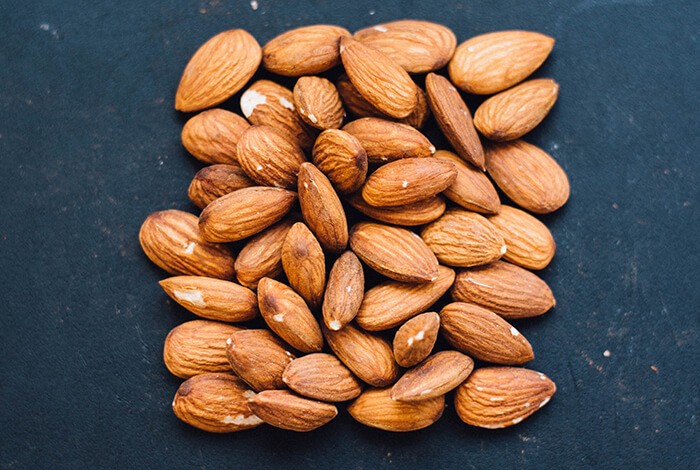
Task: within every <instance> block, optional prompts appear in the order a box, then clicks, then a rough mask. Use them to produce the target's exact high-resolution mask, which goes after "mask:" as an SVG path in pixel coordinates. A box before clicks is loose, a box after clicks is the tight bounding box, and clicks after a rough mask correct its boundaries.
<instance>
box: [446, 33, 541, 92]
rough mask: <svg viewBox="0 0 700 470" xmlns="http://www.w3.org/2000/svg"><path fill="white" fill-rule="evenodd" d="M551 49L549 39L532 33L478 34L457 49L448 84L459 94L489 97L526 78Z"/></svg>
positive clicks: (450, 65) (450, 68)
mask: <svg viewBox="0 0 700 470" xmlns="http://www.w3.org/2000/svg"><path fill="white" fill-rule="evenodd" d="M553 47H554V39H553V38H551V37H549V36H545V35H544V34H540V33H535V32H532V31H496V32H493V33H487V34H482V35H480V36H476V37H473V38H471V39H469V40H468V41H465V42H463V43H462V44H460V45H459V46H458V47H457V49H456V50H455V53H454V56H453V57H452V60H451V61H450V64H449V67H448V71H449V73H450V78H451V79H452V83H454V84H455V85H456V86H457V87H459V88H461V89H462V90H464V91H467V92H469V93H475V94H477V95H490V94H493V93H498V92H499V91H503V90H505V89H506V88H510V87H512V86H513V85H515V84H516V83H519V82H521V81H523V80H524V79H525V78H527V77H528V76H529V75H530V74H531V73H532V72H534V71H535V70H537V69H538V68H539V66H540V65H542V63H543V62H544V61H545V60H546V59H547V56H549V53H550V52H551V50H552V48H553Z"/></svg>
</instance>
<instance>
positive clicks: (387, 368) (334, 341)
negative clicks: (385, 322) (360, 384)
mask: <svg viewBox="0 0 700 470" xmlns="http://www.w3.org/2000/svg"><path fill="white" fill-rule="evenodd" d="M323 334H324V335H325V337H326V341H328V346H329V347H330V348H331V350H332V351H333V353H335V355H336V356H338V359H340V360H341V361H342V363H343V364H345V365H346V366H347V367H348V369H350V370H351V371H352V372H353V373H354V374H355V375H356V376H357V377H358V378H359V379H360V380H362V381H364V382H366V383H368V384H370V385H372V386H373V387H385V386H387V385H390V384H393V383H394V382H396V379H398V378H399V373H400V371H399V366H398V365H397V364H396V361H394V355H393V353H392V351H391V346H390V345H389V343H388V342H387V341H386V340H385V339H384V338H381V337H379V336H375V335H372V334H370V333H367V332H364V331H362V330H359V329H357V328H355V327H354V326H352V325H346V326H344V327H343V328H341V329H340V330H338V331H332V330H329V329H327V328H324V330H323Z"/></svg>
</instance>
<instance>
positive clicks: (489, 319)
mask: <svg viewBox="0 0 700 470" xmlns="http://www.w3.org/2000/svg"><path fill="white" fill-rule="evenodd" d="M440 331H442V334H443V336H444V337H445V339H446V340H447V342H448V343H450V345H452V347H453V348H455V349H457V350H458V351H462V352H463V353H465V354H469V355H470V356H473V357H475V358H477V359H480V360H482V361H486V362H493V363H495V364H505V365H518V364H524V363H526V362H528V361H531V360H533V359H534V358H535V354H534V353H533V352H532V346H530V343H529V342H528V340H527V339H525V337H524V336H523V335H521V334H520V332H519V331H518V330H517V329H515V327H513V326H512V325H511V324H510V323H508V322H507V321H505V320H503V319H502V318H501V317H499V316H498V315H496V314H495V313H493V312H490V311H488V310H486V309H484V308H481V307H478V306H476V305H471V304H465V303H463V302H453V303H451V304H448V305H446V306H445V307H444V308H443V309H442V311H440Z"/></svg>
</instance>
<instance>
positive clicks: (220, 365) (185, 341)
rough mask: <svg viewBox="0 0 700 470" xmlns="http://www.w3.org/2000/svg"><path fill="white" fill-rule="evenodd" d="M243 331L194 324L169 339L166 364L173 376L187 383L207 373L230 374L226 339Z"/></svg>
mask: <svg viewBox="0 0 700 470" xmlns="http://www.w3.org/2000/svg"><path fill="white" fill-rule="evenodd" d="M240 330H241V329H240V328H238V327H235V326H232V325H227V324H225V323H219V322H214V321H208V320H192V321H188V322H185V323H183V324H181V325H179V326H176V327H175V328H173V329H172V330H171V331H170V333H168V336H167V337H166V338H165V344H164V345H163V361H164V362H165V366H166V367H167V368H168V370H169V371H170V373H171V374H173V375H175V376H177V377H180V378H182V379H187V378H189V377H192V376H193V375H198V374H204V373H205V372H228V371H230V370H231V368H230V366H229V364H228V360H227V359H226V339H227V338H228V337H229V336H231V335H232V334H233V333H235V332H237V331H240Z"/></svg>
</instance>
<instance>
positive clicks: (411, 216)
mask: <svg viewBox="0 0 700 470" xmlns="http://www.w3.org/2000/svg"><path fill="white" fill-rule="evenodd" d="M347 201H348V202H349V203H350V205H351V206H352V207H354V208H355V209H357V210H358V211H360V212H362V213H363V214H364V215H366V216H368V217H371V218H373V219H376V220H378V221H380V222H384V223H386V224H392V225H404V226H407V227H413V226H416V225H425V224H429V223H430V222H432V221H433V220H435V219H437V218H439V217H440V216H441V215H442V214H444V213H445V208H446V204H445V201H444V200H443V199H442V198H441V197H439V196H433V197H430V198H428V199H423V200H421V201H418V202H414V203H412V204H406V205H402V206H394V207H374V206H370V205H369V204H367V203H366V202H365V200H364V199H362V194H360V193H357V194H354V195H352V196H350V198H348V200H347Z"/></svg>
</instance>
